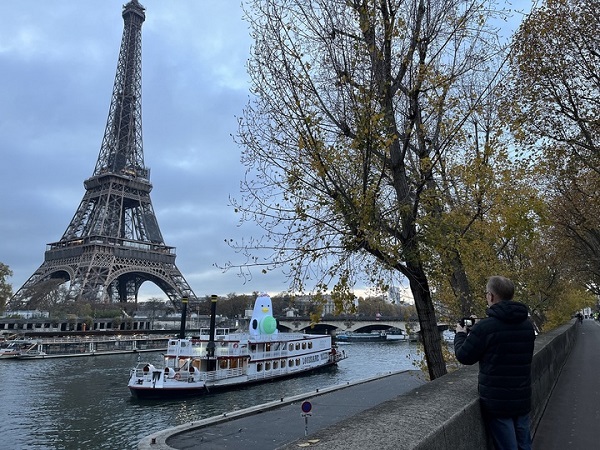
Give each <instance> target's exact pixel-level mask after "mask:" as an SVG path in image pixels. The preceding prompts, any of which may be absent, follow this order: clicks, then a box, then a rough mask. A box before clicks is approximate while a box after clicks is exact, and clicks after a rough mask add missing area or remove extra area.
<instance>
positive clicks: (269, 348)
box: [265, 342, 271, 352]
mask: <svg viewBox="0 0 600 450" xmlns="http://www.w3.org/2000/svg"><path fill="white" fill-rule="evenodd" d="M265 351H266V352H270V351H271V343H270V342H267V343H266V344H265Z"/></svg>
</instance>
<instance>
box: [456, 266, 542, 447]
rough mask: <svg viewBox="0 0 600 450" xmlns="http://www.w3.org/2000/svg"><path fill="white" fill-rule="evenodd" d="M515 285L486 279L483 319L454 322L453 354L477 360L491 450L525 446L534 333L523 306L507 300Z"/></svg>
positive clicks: (468, 362)
mask: <svg viewBox="0 0 600 450" xmlns="http://www.w3.org/2000/svg"><path fill="white" fill-rule="evenodd" d="M514 292H515V286H514V284H513V282H512V281H511V280H509V279H508V278H505V277H501V276H493V277H490V278H489V279H488V282H487V286H486V293H485V296H486V301H487V305H488V309H487V317H486V318H484V319H477V320H476V321H475V323H474V325H473V326H472V327H470V328H467V327H464V326H461V324H458V325H457V326H456V335H455V336H454V352H455V354H456V359H458V361H459V362H461V363H462V364H466V365H472V364H475V363H476V362H479V378H478V388H479V399H480V402H481V410H482V414H483V419H484V422H485V424H486V428H487V431H488V433H489V435H490V436H491V438H492V441H493V443H494V446H495V448H496V450H530V449H531V432H530V419H529V412H530V410H531V360H532V359H533V347H534V341H535V331H534V328H533V323H532V322H531V320H529V318H528V309H527V306H526V305H524V304H523V303H519V302H516V301H513V296H514Z"/></svg>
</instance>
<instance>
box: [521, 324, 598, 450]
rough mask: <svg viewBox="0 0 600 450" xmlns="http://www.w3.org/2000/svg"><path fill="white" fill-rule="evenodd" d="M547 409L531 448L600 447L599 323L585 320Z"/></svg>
mask: <svg viewBox="0 0 600 450" xmlns="http://www.w3.org/2000/svg"><path fill="white" fill-rule="evenodd" d="M578 327H579V330H578V333H579V335H578V336H577V340H576V341H575V344H574V346H573V350H572V351H571V354H570V355H569V357H568V359H567V361H566V363H565V365H564V367H563V369H562V371H561V373H560V376H559V377H558V381H557V382H556V385H555V387H554V390H553V391H552V395H551V396H550V400H549V402H548V405H547V406H546V410H545V411H544V414H543V416H542V419H541V421H540V423H539V425H538V427H537V429H536V430H535V435H534V438H533V449H534V450H564V449H573V450H583V449H596V448H600V323H599V322H596V321H593V320H584V321H583V323H582V324H581V325H578Z"/></svg>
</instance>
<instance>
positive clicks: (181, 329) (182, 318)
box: [179, 295, 188, 339]
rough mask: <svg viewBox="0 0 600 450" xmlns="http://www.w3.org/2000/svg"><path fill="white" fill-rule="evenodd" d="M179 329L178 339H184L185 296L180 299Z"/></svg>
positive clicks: (186, 302) (186, 303) (186, 301)
mask: <svg viewBox="0 0 600 450" xmlns="http://www.w3.org/2000/svg"><path fill="white" fill-rule="evenodd" d="M181 305H182V307H181V328H180V329H179V339H185V319H186V317H187V305H188V297H187V295H185V296H183V297H182V298H181Z"/></svg>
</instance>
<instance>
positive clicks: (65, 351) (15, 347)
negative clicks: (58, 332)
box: [0, 335, 171, 360]
mask: <svg viewBox="0 0 600 450" xmlns="http://www.w3.org/2000/svg"><path fill="white" fill-rule="evenodd" d="M170 338H171V336H149V335H131V336H78V337H45V338H36V339H29V338H26V339H18V338H17V339H11V340H8V341H5V342H3V343H2V344H1V345H0V360H2V359H20V360H32V359H46V358H67V357H82V356H100V355H115V354H122V353H138V352H157V351H165V350H166V348H167V342H168V341H169V339H170Z"/></svg>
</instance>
